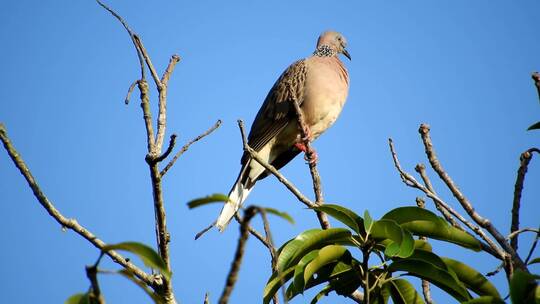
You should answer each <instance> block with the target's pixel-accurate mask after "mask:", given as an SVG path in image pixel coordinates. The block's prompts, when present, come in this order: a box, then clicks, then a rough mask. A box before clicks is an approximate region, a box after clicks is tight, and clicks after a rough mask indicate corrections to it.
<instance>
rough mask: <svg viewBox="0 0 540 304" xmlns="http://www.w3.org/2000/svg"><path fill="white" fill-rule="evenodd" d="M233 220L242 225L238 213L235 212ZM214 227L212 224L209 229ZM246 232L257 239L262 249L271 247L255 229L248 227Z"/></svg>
mask: <svg viewBox="0 0 540 304" xmlns="http://www.w3.org/2000/svg"><path fill="white" fill-rule="evenodd" d="M234 218H235V219H236V221H237V222H238V224H240V225H241V224H242V221H243V220H242V218H241V217H240V215H239V214H238V212H236V213H235V214H234ZM212 227H214V224H212V225H211V226H210V228H212ZM247 228H248V230H249V233H251V235H253V236H254V237H255V238H257V239H258V240H259V241H260V242H261V243H262V244H263V245H264V247H266V248H268V249H270V248H272V247H273V245H272V244H270V243H269V242H268V240H267V239H266V237H264V236H263V235H262V234H261V233H260V232H259V231H257V230H256V229H255V228H253V227H251V225H248V227H247Z"/></svg>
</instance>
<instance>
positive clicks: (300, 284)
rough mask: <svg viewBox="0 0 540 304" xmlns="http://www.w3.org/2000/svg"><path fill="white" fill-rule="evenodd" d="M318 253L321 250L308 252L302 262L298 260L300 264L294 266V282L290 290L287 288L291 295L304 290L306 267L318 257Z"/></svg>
mask: <svg viewBox="0 0 540 304" xmlns="http://www.w3.org/2000/svg"><path fill="white" fill-rule="evenodd" d="M318 254H319V250H313V251H312V252H310V253H308V254H306V255H305V256H304V257H303V258H302V259H301V260H300V262H298V265H296V267H295V268H294V277H293V283H292V284H291V285H290V286H289V288H288V289H290V290H287V294H290V295H291V297H292V296H293V295H296V294H299V293H303V292H304V287H305V281H304V271H305V269H306V266H307V264H309V262H311V261H313V260H314V259H315V258H316V257H317V255H318Z"/></svg>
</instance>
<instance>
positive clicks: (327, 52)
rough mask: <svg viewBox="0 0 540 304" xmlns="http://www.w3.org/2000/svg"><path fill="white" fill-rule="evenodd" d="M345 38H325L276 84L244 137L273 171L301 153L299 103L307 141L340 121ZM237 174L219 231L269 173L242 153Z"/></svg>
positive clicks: (345, 82)
mask: <svg viewBox="0 0 540 304" xmlns="http://www.w3.org/2000/svg"><path fill="white" fill-rule="evenodd" d="M346 45H347V42H346V40H345V38H344V37H343V36H342V35H341V34H339V33H337V32H333V31H328V32H325V33H323V34H322V35H321V36H320V37H319V40H318V42H317V48H316V50H315V52H314V53H313V55H312V56H310V57H308V58H305V59H302V60H299V61H296V62H295V63H293V64H292V65H290V66H289V67H288V68H287V69H286V70H285V71H284V72H283V74H281V76H280V77H279V78H278V80H277V81H276V83H275V84H274V86H273V87H272V88H271V89H270V92H269V93H268V95H267V96H266V99H265V100H264V103H263V105H262V106H261V108H260V110H259V112H258V113H257V116H256V117H255V120H254V121H253V124H252V126H251V131H250V133H249V136H248V144H249V146H250V147H252V148H253V149H254V150H255V151H257V152H258V153H259V155H260V156H261V157H263V158H264V159H266V160H267V161H268V163H270V164H272V165H273V166H274V167H276V168H277V169H279V168H281V167H283V166H284V165H286V164H287V163H288V162H290V161H291V160H292V159H293V158H294V157H295V156H296V155H298V153H300V150H299V149H298V148H296V147H295V144H296V143H300V142H301V139H300V132H299V129H298V124H297V119H296V112H295V110H294V106H293V104H292V102H293V101H295V100H296V101H297V102H298V103H299V105H300V107H301V109H302V111H303V113H304V117H305V120H306V124H307V125H308V126H309V129H310V133H311V136H312V138H311V140H314V139H316V138H317V137H319V135H321V134H322V133H323V132H324V131H325V130H326V129H328V128H329V127H330V126H331V125H332V124H333V123H334V122H335V121H336V119H337V117H338V116H339V114H340V112H341V109H342V107H343V105H344V103H345V100H346V98H347V94H348V91H349V74H348V72H347V69H346V68H345V66H344V65H343V63H342V62H341V60H340V59H339V57H338V55H339V54H343V55H345V56H346V57H348V58H349V59H350V55H349V53H348V52H347V51H346V50H345V47H346ZM241 164H242V168H241V170H240V174H239V175H238V178H237V180H236V182H235V184H234V186H233V187H232V189H231V192H230V193H229V202H228V203H226V204H225V205H224V207H223V209H222V211H221V214H220V216H219V218H218V219H217V221H216V226H217V227H218V229H219V230H220V231H223V230H224V229H225V227H226V226H227V224H228V223H229V221H230V220H231V218H232V217H233V216H234V213H236V211H238V208H240V206H241V205H242V203H243V202H244V200H245V199H246V198H247V196H248V194H249V192H250V191H251V189H252V188H253V186H254V185H255V183H256V182H257V181H258V180H261V179H263V178H264V177H266V176H267V175H268V172H266V170H265V169H264V168H263V167H262V166H261V165H260V164H259V163H257V162H256V161H253V160H251V159H250V158H249V155H248V154H246V153H244V155H243V156H242V159H241Z"/></svg>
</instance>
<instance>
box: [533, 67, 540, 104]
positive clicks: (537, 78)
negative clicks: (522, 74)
mask: <svg viewBox="0 0 540 304" xmlns="http://www.w3.org/2000/svg"><path fill="white" fill-rule="evenodd" d="M531 76H532V79H533V80H534V85H535V86H536V90H537V91H538V98H540V73H538V72H534V73H532V75H531Z"/></svg>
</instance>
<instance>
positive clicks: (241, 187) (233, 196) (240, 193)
mask: <svg viewBox="0 0 540 304" xmlns="http://www.w3.org/2000/svg"><path fill="white" fill-rule="evenodd" d="M247 168H249V164H246V166H244V168H243V169H242V171H241V172H240V174H239V176H238V179H237V180H236V183H235V184H234V186H233V187H232V189H231V192H229V201H228V202H227V203H225V205H224V206H223V209H221V213H220V214H219V217H218V219H217V220H216V227H217V228H218V229H219V231H220V232H223V230H225V228H227V225H228V224H229V222H230V221H231V219H232V218H233V217H234V214H235V213H236V212H237V211H238V209H240V207H241V206H242V203H244V201H245V200H246V199H247V197H248V195H249V193H250V192H251V189H252V188H253V185H254V183H252V182H250V181H249V177H248V176H247V175H248V173H247V171H249V170H246V169H247ZM244 176H245V177H246V178H244Z"/></svg>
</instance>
